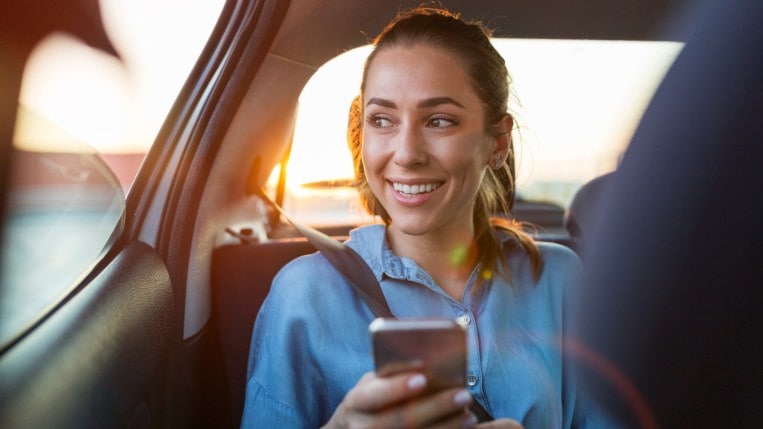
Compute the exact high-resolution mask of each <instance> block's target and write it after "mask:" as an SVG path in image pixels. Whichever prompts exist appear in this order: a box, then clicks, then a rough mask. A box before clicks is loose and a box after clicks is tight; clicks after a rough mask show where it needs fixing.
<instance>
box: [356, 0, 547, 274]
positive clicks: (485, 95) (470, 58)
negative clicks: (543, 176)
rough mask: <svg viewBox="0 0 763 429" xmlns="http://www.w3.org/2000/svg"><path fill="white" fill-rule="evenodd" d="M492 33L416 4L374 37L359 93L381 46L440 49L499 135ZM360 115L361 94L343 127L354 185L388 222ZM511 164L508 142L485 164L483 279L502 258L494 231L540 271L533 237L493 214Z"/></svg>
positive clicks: (500, 207)
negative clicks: (498, 160) (497, 164)
mask: <svg viewBox="0 0 763 429" xmlns="http://www.w3.org/2000/svg"><path fill="white" fill-rule="evenodd" d="M490 36H491V32H490V31H489V30H488V29H486V28H485V27H484V26H483V25H482V24H481V23H480V22H466V21H463V20H462V19H460V17H459V16H458V15H456V14H453V13H451V12H449V11H447V10H445V9H442V8H438V7H424V6H420V7H418V8H415V9H411V10H408V11H404V12H401V13H400V14H398V16H397V17H396V18H395V19H394V20H393V21H392V22H390V24H389V25H387V27H386V28H385V29H384V30H383V31H382V32H381V33H380V34H379V35H378V36H377V37H376V38H375V39H374V41H373V45H374V50H373V51H372V52H371V54H370V55H369V56H368V58H367V59H366V64H365V67H364V70H363V80H362V83H361V88H360V90H361V94H362V92H363V91H364V90H365V82H366V76H367V74H368V69H369V67H370V65H371V63H372V62H373V60H374V58H375V57H376V55H377V54H378V52H380V51H381V50H384V49H386V48H389V47H393V46H412V45H415V44H427V45H431V46H435V47H440V48H443V49H445V50H448V51H449V52H451V53H453V55H455V56H458V58H459V60H460V62H461V64H462V65H463V67H464V69H465V70H466V72H467V74H468V75H469V76H470V77H471V81H472V82H471V83H472V87H473V88H474V90H475V91H476V93H477V95H478V96H479V98H480V100H481V101H482V103H483V104H484V106H485V112H486V115H485V128H486V130H487V132H489V133H490V134H491V135H494V136H498V135H499V134H501V133H502V132H506V130H500V131H499V130H498V129H497V124H498V123H499V121H500V120H501V119H502V118H503V117H504V115H507V114H508V113H507V110H508V99H509V80H510V78H509V74H508V70H507V69H506V64H505V62H504V60H503V57H501V55H500V54H499V53H498V51H496V50H495V48H494V47H493V45H492V43H491V42H490ZM362 118H363V106H362V96H361V95H359V96H358V97H356V98H355V99H354V100H353V101H352V105H351V106H350V117H349V123H348V129H347V137H348V144H349V147H350V151H351V152H352V159H353V166H354V169H355V179H356V184H357V187H358V191H359V192H360V199H361V203H362V204H363V206H364V207H365V209H366V210H367V211H368V212H369V213H371V214H373V215H377V216H379V217H381V219H382V220H383V221H384V222H385V223H386V224H389V223H390V222H391V221H392V219H391V218H390V217H389V214H387V212H386V210H384V207H382V205H381V203H379V201H378V200H377V198H376V196H375V195H374V194H373V192H372V191H371V188H370V186H369V185H368V182H367V180H366V177H365V171H364V169H363V160H362V135H363V120H362ZM510 131H511V130H509V133H510ZM513 166H514V150H513V146H512V145H511V144H510V149H509V154H508V158H507V161H506V163H505V164H504V165H503V166H502V168H500V169H498V170H493V169H492V168H488V169H487V174H486V175H485V179H484V180H483V182H482V184H481V186H480V189H479V191H478V192H477V197H476V204H475V207H474V214H473V220H474V229H475V241H476V245H477V249H478V252H479V255H478V258H479V261H480V262H481V263H482V267H483V277H485V276H490V275H491V274H492V268H493V267H495V265H496V263H497V262H498V261H499V260H502V259H503V258H502V254H501V246H500V243H499V241H498V236H497V234H496V229H500V230H503V231H506V232H508V233H509V234H510V235H511V236H512V237H513V239H514V240H513V243H514V245H515V246H518V247H520V248H522V249H523V250H524V251H525V252H526V253H527V254H528V255H529V256H530V259H531V262H532V268H533V274H534V275H535V277H536V278H537V277H538V276H539V275H540V271H541V270H542V266H543V262H542V259H541V256H540V251H539V250H538V246H537V244H536V243H535V241H534V240H533V239H532V237H530V236H529V235H528V234H526V233H525V232H523V231H522V228H521V225H520V224H518V223H517V222H515V221H512V220H509V219H507V218H505V217H495V216H494V215H495V214H498V213H505V214H506V215H508V214H509V209H510V208H511V203H512V202H513V196H514V189H515V183H514V168H513Z"/></svg>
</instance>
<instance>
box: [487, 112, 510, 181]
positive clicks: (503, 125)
mask: <svg viewBox="0 0 763 429" xmlns="http://www.w3.org/2000/svg"><path fill="white" fill-rule="evenodd" d="M513 127H514V118H513V117H512V116H511V115H509V114H508V113H507V114H505V115H503V116H502V117H501V119H500V120H499V121H498V123H497V124H496V127H495V129H496V131H497V133H496V136H495V143H496V144H495V147H494V148H493V153H492V154H491V155H490V167H492V168H494V169H498V168H500V167H501V166H502V165H503V163H504V162H506V157H507V156H508V155H509V151H510V150H511V129H512V128H513Z"/></svg>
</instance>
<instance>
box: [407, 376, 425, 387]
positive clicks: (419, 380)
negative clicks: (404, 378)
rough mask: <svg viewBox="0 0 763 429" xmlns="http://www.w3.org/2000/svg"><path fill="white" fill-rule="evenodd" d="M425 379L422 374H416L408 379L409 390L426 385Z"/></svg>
mask: <svg viewBox="0 0 763 429" xmlns="http://www.w3.org/2000/svg"><path fill="white" fill-rule="evenodd" d="M426 384H427V379H426V377H424V376H423V375H422V374H416V375H414V376H413V377H411V378H409V379H408V388H409V389H411V390H419V389H421V388H423V387H424V386H426Z"/></svg>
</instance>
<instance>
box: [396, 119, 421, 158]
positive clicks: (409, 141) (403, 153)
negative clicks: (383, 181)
mask: <svg viewBox="0 0 763 429" xmlns="http://www.w3.org/2000/svg"><path fill="white" fill-rule="evenodd" d="M401 128H402V129H401V130H400V132H399V133H398V135H397V145H396V146H395V154H394V156H393V161H394V162H395V164H397V165H400V166H402V167H412V166H416V165H422V164H426V162H427V160H428V156H427V152H426V140H425V138H424V136H423V135H422V133H421V131H420V130H419V129H418V128H417V127H415V126H411V125H404V126H402V127H401Z"/></svg>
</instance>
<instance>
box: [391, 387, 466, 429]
mask: <svg viewBox="0 0 763 429" xmlns="http://www.w3.org/2000/svg"><path fill="white" fill-rule="evenodd" d="M471 402H472V397H471V395H470V394H469V392H468V391H466V390H465V389H447V390H443V391H441V392H437V393H434V394H431V395H427V396H420V397H417V398H415V399H413V400H411V401H408V402H406V403H404V404H400V405H398V406H395V407H392V408H389V409H387V410H385V411H384V412H383V413H382V414H381V415H380V418H381V419H382V422H383V425H382V427H393V428H412V427H427V428H429V427H432V428H440V427H442V428H450V427H457V428H463V427H468V426H464V425H465V423H468V424H469V425H471V424H473V423H475V422H476V419H472V415H471V413H470V412H469V411H468V409H467V407H468V406H469V404H471Z"/></svg>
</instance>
